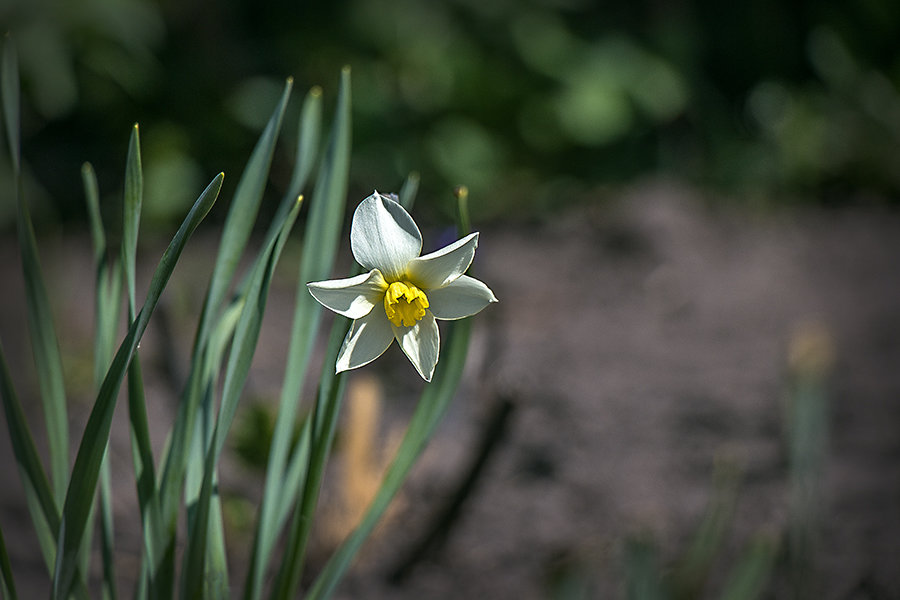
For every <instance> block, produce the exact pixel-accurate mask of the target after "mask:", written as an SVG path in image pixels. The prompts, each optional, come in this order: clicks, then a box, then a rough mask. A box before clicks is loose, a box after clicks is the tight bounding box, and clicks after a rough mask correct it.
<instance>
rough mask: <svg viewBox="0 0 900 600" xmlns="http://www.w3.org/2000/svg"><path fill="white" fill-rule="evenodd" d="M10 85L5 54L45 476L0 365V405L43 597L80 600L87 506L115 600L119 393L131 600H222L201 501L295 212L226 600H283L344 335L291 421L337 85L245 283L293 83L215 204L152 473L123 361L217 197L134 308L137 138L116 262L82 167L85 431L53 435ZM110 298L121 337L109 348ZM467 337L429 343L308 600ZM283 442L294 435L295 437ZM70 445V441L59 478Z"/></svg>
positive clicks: (213, 521) (409, 450)
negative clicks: (249, 506) (269, 413)
mask: <svg viewBox="0 0 900 600" xmlns="http://www.w3.org/2000/svg"><path fill="white" fill-rule="evenodd" d="M18 79H19V76H18V62H17V59H16V56H15V51H14V48H13V45H12V43H11V42H8V43H7V44H6V45H5V48H4V54H3V64H2V104H3V116H4V123H5V125H6V132H7V142H8V148H9V151H10V155H11V156H12V159H13V160H12V163H13V164H12V170H13V173H14V175H15V177H14V178H13V185H14V188H15V189H14V191H13V192H14V195H15V197H16V198H17V207H16V213H17V215H18V221H17V232H18V238H19V243H20V250H21V255H22V271H23V276H24V280H25V284H26V285H25V289H26V306H27V311H28V323H29V327H30V330H31V338H32V341H33V347H34V363H35V367H36V370H37V374H38V378H39V381H40V383H41V387H40V393H41V398H42V400H43V406H44V416H45V422H46V428H47V439H48V440H49V448H48V453H49V456H50V475H49V477H48V475H47V472H46V471H45V468H44V466H43V464H42V463H41V461H40V459H39V458H38V457H39V452H38V449H37V448H36V444H35V442H34V439H33V436H32V434H31V430H30V429H29V425H28V423H27V422H26V419H25V416H24V411H23V408H22V404H21V402H20V400H19V398H18V396H17V393H16V390H15V387H14V383H13V380H12V378H11V375H10V373H9V369H8V368H7V366H6V360H5V357H4V354H3V352H2V348H0V392H2V402H3V407H4V411H5V414H6V420H7V424H8V429H9V437H10V441H11V443H12V447H13V451H14V455H15V458H16V463H17V466H18V468H19V474H20V477H21V479H22V482H23V486H24V488H25V490H26V495H27V497H26V503H27V506H28V510H29V512H30V514H31V517H32V521H33V523H34V526H35V530H36V532H37V536H38V540H39V542H40V547H41V550H42V553H43V558H44V561H45V563H46V567H47V570H48V574H49V577H50V579H51V581H52V597H53V598H55V599H60V600H63V599H66V598H70V597H73V596H74V597H77V598H86V597H88V594H89V591H88V590H89V584H90V582H89V581H88V580H87V577H88V573H89V572H91V571H90V564H89V560H90V556H91V552H90V550H91V546H92V540H91V532H92V531H93V529H94V525H93V524H94V523H95V520H96V518H97V517H96V514H95V512H96V510H95V509H96V507H99V518H100V529H99V530H100V533H101V536H100V537H101V539H100V544H101V553H100V554H101V556H102V561H103V564H102V573H103V577H102V582H101V586H102V592H103V595H104V597H106V598H116V597H117V596H118V591H117V582H116V573H115V571H116V564H115V542H116V539H115V533H114V526H115V523H114V520H113V515H112V508H111V507H112V488H111V485H110V470H109V464H108V462H107V459H106V452H107V446H108V441H109V438H110V430H111V427H112V416H113V411H114V409H115V406H116V402H117V398H118V397H119V389H120V387H121V385H122V383H123V382H124V381H125V380H127V386H126V394H125V396H126V397H127V403H128V415H129V423H130V436H131V441H132V444H131V446H132V455H133V467H134V479H135V486H136V490H137V497H138V505H139V510H140V514H139V515H135V517H136V520H138V521H139V522H140V523H141V528H142V533H143V554H142V560H141V565H140V574H139V578H138V581H137V583H136V587H135V589H134V596H135V597H136V598H142V599H144V598H149V599H153V598H172V597H175V596H176V594H177V595H179V596H180V597H183V598H226V597H228V596H229V573H228V566H227V562H226V558H227V554H226V547H225V539H224V532H223V521H222V507H221V503H220V498H219V495H218V487H217V477H218V466H219V460H220V457H221V455H222V451H223V448H224V446H225V441H226V437H227V435H228V432H229V429H230V427H231V425H232V422H233V419H234V416H235V413H236V411H237V408H238V404H239V402H240V399H241V396H242V392H243V389H244V384H245V382H246V379H247V376H248V373H249V370H250V366H251V361H252V358H253V355H254V352H255V349H256V347H257V342H258V340H259V336H260V327H261V322H262V318H263V314H264V310H265V307H266V300H267V297H268V292H269V287H270V283H271V280H272V276H273V272H274V270H275V267H276V264H277V262H278V260H279V257H280V255H281V252H282V250H283V248H284V245H285V243H286V241H287V239H288V236H289V235H290V233H291V230H292V227H293V224H294V222H295V220H296V218H297V216H298V213H299V210H300V208H301V204H303V205H308V206H309V214H308V216H307V220H306V231H305V234H304V237H303V250H302V252H303V253H302V259H301V261H300V267H299V272H298V273H297V293H296V305H295V310H294V314H293V321H292V329H291V338H290V346H289V351H288V355H287V358H286V364H285V375H284V382H283V385H282V392H281V398H280V403H279V409H278V411H279V412H278V417H277V420H276V425H275V430H274V433H273V437H272V442H271V447H270V450H269V453H268V464H267V466H266V474H265V489H264V494H263V498H262V502H261V506H260V509H259V513H258V518H257V522H256V529H255V535H254V541H253V548H252V557H251V560H250V561H249V564H248V565H247V576H246V584H245V589H244V594H243V596H244V598H247V599H254V600H255V599H257V598H261V597H263V595H264V594H265V593H266V592H267V589H268V593H269V597H271V598H277V599H286V598H292V597H294V596H295V595H296V592H297V590H298V588H299V585H300V579H301V574H302V572H303V565H304V556H305V549H306V545H307V540H308V539H309V536H310V531H311V527H312V525H313V513H314V510H315V507H316V503H317V500H318V495H319V490H320V487H321V484H322V478H323V474H324V469H325V465H326V462H327V460H328V457H329V453H330V450H331V446H332V442H333V439H334V435H335V429H336V424H337V420H338V415H339V413H340V408H341V402H342V396H343V391H344V383H345V382H344V376H343V374H335V372H334V367H333V365H334V362H335V359H336V356H337V352H338V350H339V348H340V344H341V341H342V339H343V337H344V335H345V334H346V332H347V329H348V326H349V322H348V321H347V320H346V319H343V318H338V319H336V320H335V322H334V325H333V326H332V329H331V333H330V334H329V343H328V349H327V352H326V356H325V360H324V366H323V368H322V372H321V374H320V376H319V380H318V394H317V398H316V400H315V401H314V403H313V406H312V408H311V410H308V411H306V412H304V413H303V414H301V411H300V410H299V409H298V404H299V400H300V396H301V389H302V388H303V384H304V379H305V377H306V376H307V371H308V367H309V364H310V359H311V355H312V353H313V347H314V342H315V339H316V337H317V336H318V335H319V329H320V321H321V309H320V306H319V305H318V303H316V302H315V300H314V299H313V298H312V297H311V296H310V295H309V294H308V293H307V290H306V286H305V283H306V282H307V281H311V280H321V279H326V278H327V277H329V276H330V275H331V273H332V270H333V268H334V262H335V255H336V251H337V247H338V240H339V234H340V231H341V227H342V224H343V220H344V219H343V217H344V212H345V198H346V196H347V185H348V184H347V182H348V177H349V164H350V146H351V142H350V139H351V135H350V132H351V118H350V106H351V99H350V71H349V69H344V70H343V72H342V74H341V79H340V86H339V92H338V96H337V101H336V105H337V106H336V110H335V118H334V121H333V124H332V126H331V130H330V133H329V136H328V140H327V143H326V144H325V145H324V149H323V150H321V151H320V148H321V146H322V144H321V143H320V131H321V128H322V126H321V122H322V92H321V90H320V89H319V88H313V89H312V90H311V91H310V92H309V93H308V94H307V95H306V97H305V99H304V101H303V103H302V110H301V116H300V119H299V130H298V134H297V146H296V154H295V159H294V162H293V166H292V175H291V178H290V183H289V185H288V186H287V189H286V191H285V193H284V195H283V197H282V200H281V201H280V203H279V204H278V207H277V210H276V211H275V213H274V215H273V217H272V219H271V222H270V223H269V224H268V229H267V231H266V233H265V235H264V238H263V243H262V246H261V248H260V249H259V251H258V253H257V254H256V255H255V256H252V257H249V258H250V262H251V266H250V267H249V269H248V270H247V272H246V273H245V274H243V276H242V277H237V274H238V273H237V270H238V264H239V261H240V260H241V258H242V255H243V254H244V252H245V250H246V248H247V241H248V239H249V237H250V235H251V230H252V229H253V227H254V225H255V224H256V222H257V220H258V219H257V217H258V213H259V208H260V203H261V199H262V197H263V194H264V191H265V188H266V183H267V181H268V179H269V176H270V168H271V165H272V162H273V155H274V154H275V148H276V142H277V139H278V137H279V133H280V130H281V126H282V121H283V118H284V115H285V111H286V108H287V106H288V102H289V100H290V95H291V90H292V87H293V82H292V80H290V79H289V80H288V81H287V82H286V83H285V84H284V87H283V90H282V92H281V94H280V98H279V99H278V102H277V105H276V107H275V109H274V112H273V113H272V115H271V117H270V118H269V120H268V122H267V124H266V126H265V128H264V130H263V132H262V134H261V136H260V137H259V140H258V142H257V144H256V147H255V148H254V150H253V152H252V154H251V155H250V157H249V159H248V161H247V163H246V166H245V168H244V170H243V173H242V175H241V177H240V180H239V182H238V184H237V187H236V189H235V192H234V195H233V197H232V199H231V202H230V207H229V210H228V214H227V217H226V219H225V222H224V226H223V231H222V234H221V240H220V244H219V249H218V252H217V254H216V259H215V264H214V267H213V269H212V273H211V275H210V279H209V283H208V286H207V290H206V295H205V297H204V302H203V307H202V311H201V313H200V315H199V318H198V323H197V328H196V333H195V338H194V345H193V350H192V353H191V358H190V364H189V374H188V377H187V381H186V383H185V386H184V389H183V391H182V393H181V396H180V400H179V405H178V412H177V415H176V418H175V420H174V422H173V423H172V425H171V429H170V431H169V432H168V436H167V441H166V445H165V449H164V451H163V454H162V456H161V457H159V460H158V462H157V460H156V459H155V457H154V456H153V452H152V449H151V445H150V432H149V428H148V420H147V409H146V405H145V398H144V384H143V378H142V372H141V363H140V355H139V353H138V347H139V344H140V340H141V336H142V335H143V333H144V331H145V329H146V327H147V324H148V322H149V319H150V318H151V315H152V313H153V310H154V308H155V307H156V305H157V302H158V301H159V298H160V295H161V294H162V292H163V290H164V288H165V286H166V283H167V282H168V280H169V277H170V276H171V274H172V272H173V270H174V268H175V265H176V263H177V262H178V260H179V257H180V256H181V255H182V252H183V251H184V249H185V246H186V244H187V241H188V238H189V237H190V236H191V234H192V232H193V231H194V230H195V228H196V227H197V225H198V224H199V223H200V221H201V220H202V219H203V218H204V216H205V215H206V214H207V213H208V211H209V210H210V208H211V207H212V205H213V203H214V202H215V201H216V198H217V197H218V195H219V192H220V190H221V188H222V182H223V175H222V174H219V175H218V176H216V177H215V178H213V180H212V181H211V182H210V183H209V185H208V186H207V187H206V189H205V190H204V191H203V192H202V193H201V194H200V196H199V197H198V198H197V200H196V201H195V202H194V205H193V207H192V208H191V210H190V211H189V212H188V214H187V216H186V217H185V219H184V221H183V223H182V225H181V227H180V228H179V229H178V231H177V233H176V234H175V236H174V237H173V239H172V242H171V243H170V244H169V246H168V248H167V249H166V251H165V252H164V253H163V255H162V257H161V259H160V261H159V264H158V266H157V268H156V271H155V273H154V275H153V278H152V280H151V282H150V285H149V289H148V292H147V296H146V298H145V299H144V302H143V304H142V305H139V304H138V298H137V296H136V281H135V280H136V274H135V273H136V271H135V265H136V255H137V240H138V233H139V229H140V227H139V226H140V220H141V213H142V205H143V189H144V173H143V168H142V160H141V144H140V136H139V130H138V127H137V125H135V126H134V127H133V130H132V133H131V138H130V142H129V146H128V156H127V160H126V169H125V185H124V188H125V189H124V197H123V203H122V210H121V215H122V223H121V231H122V235H121V240H122V241H121V247H120V248H119V249H118V251H116V250H115V249H113V248H110V246H109V245H108V243H107V236H106V233H105V231H104V226H103V219H102V218H101V212H100V202H99V192H98V187H99V186H98V183H97V178H96V176H95V174H94V171H93V168H92V167H91V166H90V165H85V166H84V168H83V169H82V177H83V182H84V188H85V193H86V197H87V206H88V213H89V215H90V224H91V233H92V239H93V249H94V254H93V256H94V267H95V270H96V293H95V313H96V315H95V338H94V340H95V345H94V365H95V368H94V378H95V384H96V398H95V401H94V403H93V406H92V408H91V411H90V415H89V418H88V420H87V423H86V425H85V427H84V429H83V430H81V431H70V430H69V425H68V418H67V404H66V392H65V386H64V384H65V379H64V376H63V364H62V360H61V357H60V352H59V346H58V342H57V337H56V333H55V327H54V324H53V319H52V315H51V310H50V299H49V298H48V294H47V291H46V289H45V286H44V280H43V275H42V270H41V267H40V263H39V260H38V248H37V243H36V239H35V235H34V232H33V228H32V223H31V218H30V213H29V205H28V202H27V201H26V198H25V194H24V191H23V186H22V181H21V179H22V172H21V160H20V149H19V147H20V140H19V122H20V114H19V113H20V107H19V81H18ZM317 165H318V167H317ZM316 168H318V170H317V175H316V177H315V183H314V186H313V191H312V194H311V198H310V200H309V202H302V203H301V199H302V197H303V196H302V195H301V194H302V192H303V190H304V189H306V188H307V187H308V186H309V183H310V180H311V179H312V174H313V172H314V170H316ZM417 181H418V179H417V177H410V178H408V179H407V182H406V185H404V187H403V189H402V190H401V194H400V199H401V202H402V203H403V204H404V205H405V206H406V207H410V206H411V205H412V202H413V200H414V198H415V195H416V190H417ZM123 290H124V291H123ZM229 290H232V291H229ZM123 297H124V305H125V307H126V309H127V315H126V316H127V323H128V330H127V335H126V336H125V338H124V339H123V340H122V341H121V342H119V343H118V345H117V339H116V334H117V325H118V323H119V318H120V305H121V304H122V303H123V300H122V299H123ZM468 327H469V326H468V324H466V323H456V324H453V327H452V329H451V331H450V332H449V335H448V336H447V337H446V339H447V342H446V343H445V347H444V352H445V358H444V360H442V361H441V366H440V367H439V368H438V371H437V373H436V375H435V378H434V381H433V383H432V384H431V385H429V386H427V387H426V389H425V391H424V392H423V395H422V398H421V401H420V402H419V404H418V408H417V409H416V412H415V413H414V415H413V417H412V419H411V421H410V424H409V428H408V430H407V433H406V437H405V438H404V440H403V442H402V444H401V446H400V449H399V451H398V453H397V456H396V458H395V460H394V462H393V463H392V465H391V466H390V468H389V470H388V473H387V475H386V477H385V480H384V482H383V484H382V486H381V488H380V490H379V491H378V494H377V496H376V498H375V500H374V502H373V503H372V505H371V507H370V508H369V510H368V512H367V513H366V514H365V516H364V517H363V520H362V522H361V523H360V525H359V527H358V528H357V529H356V530H355V531H354V532H353V533H352V534H351V535H350V536H349V538H348V539H347V541H346V542H345V543H344V544H343V545H342V546H341V547H340V548H339V549H338V550H337V551H336V553H335V554H334V556H333V557H332V558H331V560H330V561H329V562H328V563H327V564H326V566H325V567H324V569H323V570H322V572H321V573H320V574H318V576H317V578H316V579H315V581H314V583H313V585H312V587H311V589H310V590H309V593H308V597H310V598H325V597H327V596H328V595H329V594H330V593H331V592H332V591H333V590H334V588H335V586H336V584H337V582H338V581H339V579H340V577H341V575H342V574H343V573H344V572H345V571H346V569H347V568H348V566H349V564H350V562H351V560H352V559H353V557H354V555H355V553H356V552H357V550H358V549H359V547H360V545H361V544H362V542H363V541H364V540H365V539H366V537H367V536H368V535H369V533H371V531H372V529H373V528H374V526H375V524H376V523H377V521H378V519H379V518H380V517H381V515H382V514H383V513H384V511H385V509H386V507H387V504H388V503H389V501H390V500H391V498H392V497H393V496H394V494H395V493H396V492H397V491H398V489H399V487H400V485H401V484H402V482H403V481H404V479H405V477H406V475H407V474H408V472H409V470H410V468H411V466H412V464H413V463H414V462H415V460H416V458H417V457H418V455H419V453H420V452H421V450H422V449H423V447H424V445H425V443H426V442H427V440H428V439H429V437H430V436H431V434H432V432H433V431H434V428H435V426H436V424H437V423H438V421H439V419H440V417H441V415H442V414H443V412H444V411H445V409H446V407H447V405H448V402H449V400H450V399H451V398H452V396H453V394H454V392H455V390H456V387H457V385H458V382H459V379H460V376H461V373H462V366H463V363H464V359H465V355H466V350H467V347H468V335H469V329H468ZM298 429H299V431H300V434H299V436H296V435H295V431H297V430H298ZM70 434H74V438H75V439H76V440H77V441H78V450H77V453H76V455H75V458H74V464H73V466H72V467H71V470H70V468H69V467H70V455H69V436H70ZM98 498H99V499H98ZM183 516H186V518H185V522H186V532H183V533H184V534H185V536H186V537H185V540H184V544H183V547H184V551H183V552H182V553H180V557H177V556H176V554H177V553H176V546H179V545H181V544H180V542H179V535H180V534H179V525H178V524H179V521H180V519H181V518H182V517H183ZM279 540H281V541H282V542H283V554H282V553H281V552H276V544H277V542H278V541H279ZM179 559H180V563H179ZM276 566H277V568H276ZM0 585H2V591H3V593H4V597H8V598H16V597H17V595H16V589H15V583H14V573H13V571H12V567H11V565H10V563H9V560H8V556H7V553H6V546H5V544H4V540H3V538H2V534H0Z"/></svg>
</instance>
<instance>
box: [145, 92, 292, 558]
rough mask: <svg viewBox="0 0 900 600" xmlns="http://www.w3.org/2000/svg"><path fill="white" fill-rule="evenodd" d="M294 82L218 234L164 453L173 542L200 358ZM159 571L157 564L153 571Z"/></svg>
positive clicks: (163, 504) (163, 491) (164, 500)
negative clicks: (188, 360)
mask: <svg viewBox="0 0 900 600" xmlns="http://www.w3.org/2000/svg"><path fill="white" fill-rule="evenodd" d="M292 85H293V81H292V80H291V79H288V80H287V82H286V83H285V87H284V93H283V94H282V97H281V101H280V102H279V104H278V106H277V107H276V108H275V111H274V112H273V114H272V116H271V117H270V119H269V122H268V124H267V125H266V128H265V130H263V132H262V134H261V136H260V138H259V141H258V142H257V144H256V146H255V148H254V149H253V152H252V153H251V155H250V159H249V160H248V162H247V166H246V167H245V168H244V172H243V174H242V175H241V179H240V181H239V182H238V185H237V189H236V190H235V194H234V198H233V200H232V202H231V207H230V208H229V210H228V216H227V217H226V219H225V227H224V230H223V233H222V238H221V242H220V244H219V251H218V254H217V255H216V262H215V266H214V268H213V272H212V275H211V276H210V282H209V287H208V288H207V292H206V298H205V300H204V305H203V309H202V311H201V314H200V323H199V324H198V326H197V332H196V336H195V340H194V350H193V354H192V356H191V370H190V372H189V374H188V381H187V384H186V386H185V389H184V392H183V393H182V396H181V399H180V404H179V407H178V415H177V417H176V419H175V424H174V427H173V429H172V432H171V434H170V436H169V445H168V451H167V452H166V454H165V457H164V462H163V467H162V470H161V472H162V475H161V478H160V484H159V497H160V508H161V511H162V517H163V522H162V523H161V526H162V527H164V528H165V532H162V533H163V534H165V535H167V536H168V539H169V542H170V544H174V536H175V529H176V528H175V526H176V522H177V517H178V507H179V501H180V490H181V485H182V482H183V479H184V476H185V472H186V470H187V465H188V461H189V460H191V454H190V448H191V445H190V441H191V435H192V434H193V432H194V427H195V425H194V422H195V419H196V417H197V414H198V412H199V408H200V392H201V390H202V389H203V387H204V382H203V377H204V368H203V365H204V364H205V358H204V355H205V354H206V351H207V350H206V346H207V343H208V339H209V335H210V332H211V331H212V329H214V328H215V324H216V321H217V320H218V318H219V317H218V315H217V313H218V312H219V309H220V306H221V304H222V301H223V299H224V297H225V294H226V292H227V290H228V286H229V285H230V284H231V280H232V278H233V276H234V273H235V271H236V269H237V264H238V260H239V259H240V256H241V254H242V253H243V251H244V248H245V246H246V243H247V240H248V239H249V237H250V232H251V230H252V228H253V224H254V222H255V220H256V215H257V212H258V209H259V204H260V200H261V199H262V194H263V190H264V188H265V184H266V181H267V179H268V173H269V167H270V164H271V160H272V154H273V152H274V150H275V143H276V141H277V138H278V133H279V131H280V129H281V121H282V117H283V116H284V110H285V107H286V106H287V101H288V99H289V97H290V91H291V87H292ZM156 568H159V565H158V566H157V567H156Z"/></svg>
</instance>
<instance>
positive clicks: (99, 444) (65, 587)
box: [53, 174, 223, 600]
mask: <svg viewBox="0 0 900 600" xmlns="http://www.w3.org/2000/svg"><path fill="white" fill-rule="evenodd" d="M222 177H223V176H222V175H221V174H219V175H218V176H216V178H215V179H213V181H212V182H211V183H210V184H209V186H207V188H206V189H205V190H204V191H203V193H202V194H201V195H200V197H199V198H198V199H197V201H196V202H195V204H194V206H193V207H192V208H191V210H190V212H189V213H188V215H187V217H186V218H185V220H184V222H183V223H182V225H181V227H180V228H179V230H178V232H177V233H176V234H175V237H174V238H173V239H172V242H171V243H170V244H169V246H168V248H166V251H165V252H164V253H163V256H162V258H161V260H160V262H159V265H158V267H157V269H156V271H155V272H154V274H153V278H152V280H151V282H150V286H149V290H148V292H147V298H146V300H145V301H144V306H143V308H142V309H141V311H140V313H138V315H137V318H136V319H135V321H134V322H133V323H132V325H131V327H130V328H129V331H128V335H127V336H126V337H125V340H124V341H123V342H122V344H121V345H120V346H119V350H118V352H117V353H116V356H115V358H114V359H113V362H112V365H111V366H110V369H109V371H108V372H107V375H106V377H105V379H104V380H103V384H102V385H101V387H100V391H99V393H98V394H97V399H96V401H95V403H94V407H93V409H92V410H91V414H90V416H89V417H88V422H87V425H86V426H85V430H84V434H83V436H82V439H81V443H80V444H79V447H78V454H77V455H76V457H75V465H74V467H73V469H72V478H71V480H70V482H69V487H68V490H67V492H66V497H65V503H64V505H63V512H62V519H61V521H60V526H59V534H58V540H59V541H58V543H57V568H56V573H55V576H54V578H53V598H55V599H56V600H63V599H65V598H66V597H67V596H68V594H69V591H70V589H71V586H72V584H73V582H74V580H75V575H76V572H77V568H76V567H77V564H76V561H77V553H78V548H79V546H80V544H81V539H82V537H83V535H84V531H85V527H86V525H87V518H88V514H89V512H90V508H91V505H92V501H93V497H94V491H95V489H96V487H97V479H98V477H99V472H100V463H101V461H102V458H103V454H104V451H105V448H106V444H107V441H108V439H109V429H110V425H111V422H112V414H113V410H114V408H115V404H116V397H117V395H118V390H119V386H120V385H121V383H122V380H123V379H124V377H125V372H126V370H127V368H128V365H129V363H130V362H131V359H132V357H133V356H134V352H135V350H136V349H137V345H138V342H139V341H140V339H141V336H142V335H143V333H144V331H145V330H146V328H147V324H148V322H149V320H150V316H151V314H152V312H153V309H154V308H155V307H156V304H157V302H158V301H159V297H160V296H161V295H162V291H163V289H164V288H165V286H166V283H168V280H169V277H171V275H172V271H173V270H174V269H175V264H176V262H177V261H178V259H179V258H180V256H181V253H182V251H183V250H184V246H185V244H186V243H187V240H188V238H189V237H190V235H191V234H192V233H193V232H194V230H195V229H196V227H197V225H199V223H200V221H201V220H202V219H203V217H205V216H206V214H207V213H208V212H209V209H210V208H211V207H212V205H213V203H214V202H215V200H216V197H217V196H218V193H219V190H220V189H221V187H222Z"/></svg>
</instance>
